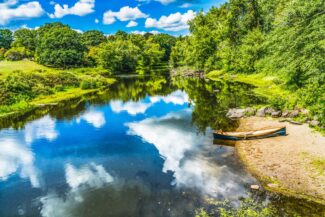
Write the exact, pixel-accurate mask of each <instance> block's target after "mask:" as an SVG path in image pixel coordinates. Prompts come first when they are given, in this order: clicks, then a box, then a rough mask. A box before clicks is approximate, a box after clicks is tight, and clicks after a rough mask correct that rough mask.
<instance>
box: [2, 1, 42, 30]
mask: <svg viewBox="0 0 325 217" xmlns="http://www.w3.org/2000/svg"><path fill="white" fill-rule="evenodd" d="M17 3H18V1H17V0H5V1H4V3H0V25H5V24H7V23H8V22H10V21H11V20H14V19H28V18H35V17H40V16H42V15H43V14H44V10H43V8H42V6H41V5H40V3H39V2H37V1H32V2H28V3H24V4H21V5H18V6H17ZM15 6H16V7H15Z"/></svg>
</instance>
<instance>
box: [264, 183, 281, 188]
mask: <svg viewBox="0 0 325 217" xmlns="http://www.w3.org/2000/svg"><path fill="white" fill-rule="evenodd" d="M267 186H268V187H269V188H277V187H278V186H279V185H278V184H275V183H269V184H267Z"/></svg>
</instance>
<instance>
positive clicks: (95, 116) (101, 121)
mask: <svg viewBox="0 0 325 217" xmlns="http://www.w3.org/2000/svg"><path fill="white" fill-rule="evenodd" d="M81 120H85V121H86V122H87V123H89V124H91V125H93V126H94V127H96V128H101V127H102V126H104V125H105V124H106V119H105V116H104V114H103V113H102V112H99V111H95V110H92V109H90V110H89V111H87V112H85V113H84V114H82V115H81V116H79V117H78V118H77V123H79V122H80V121H81Z"/></svg>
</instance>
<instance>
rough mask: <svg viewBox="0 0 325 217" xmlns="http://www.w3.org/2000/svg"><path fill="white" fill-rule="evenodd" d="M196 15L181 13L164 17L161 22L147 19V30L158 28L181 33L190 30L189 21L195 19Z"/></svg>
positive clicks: (193, 13)
mask: <svg viewBox="0 0 325 217" xmlns="http://www.w3.org/2000/svg"><path fill="white" fill-rule="evenodd" d="M195 15H196V13H195V12H194V11H192V10H188V11H187V12H186V13H184V14H181V13H179V12H177V13H174V14H170V15H169V16H162V17H160V19H159V20H157V19H154V18H147V20H146V22H145V27H146V28H157V29H163V30H166V31H175V32H176V31H181V30H185V29H188V24H187V23H188V21H190V20H192V19H193V18H194V17H195Z"/></svg>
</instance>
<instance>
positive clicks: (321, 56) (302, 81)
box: [170, 0, 325, 124]
mask: <svg viewBox="0 0 325 217" xmlns="http://www.w3.org/2000/svg"><path fill="white" fill-rule="evenodd" d="M324 6H325V5H324V1H323V0H314V1H304V0H289V1H288V0H276V1H265V0H230V1H229V2H227V3H225V4H223V5H221V6H220V7H218V8H215V7H213V8H212V9H211V10H210V11H208V12H207V13H203V12H201V13H200V14H198V16H196V18H195V19H193V20H192V21H191V22H190V32H191V34H190V35H189V36H187V37H181V38H179V39H178V40H177V42H176V45H175V46H174V47H173V49H172V53H171V61H170V62H171V64H172V66H174V67H178V66H187V67H192V68H193V69H195V70H198V71H205V72H210V71H212V70H217V71H221V72H227V73H229V72H230V73H244V74H254V73H264V74H265V75H266V76H268V75H269V76H274V77H277V78H278V80H277V82H278V84H279V85H282V86H283V87H284V88H285V89H287V90H289V91H292V92H295V94H298V96H299V97H297V99H299V100H298V101H299V104H300V105H299V106H302V107H308V108H310V109H311V110H312V112H313V113H314V114H316V115H317V116H318V119H320V120H322V122H324V123H323V124H325V100H324V99H325V93H324V89H325V86H324V81H325V26H324V23H325V11H324ZM281 103H282V104H286V103H287V102H286V100H284V101H283V100H282V102H281ZM297 103H298V102H296V103H294V104H291V105H282V106H291V107H294V106H296V104H297ZM277 104H279V103H277Z"/></svg>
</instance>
